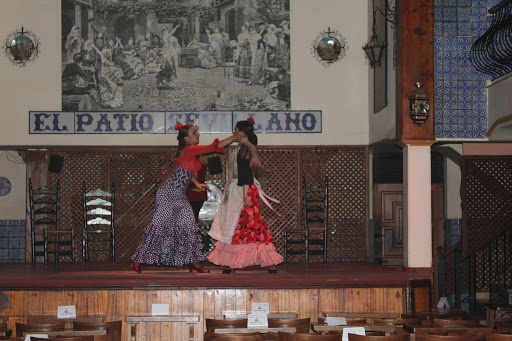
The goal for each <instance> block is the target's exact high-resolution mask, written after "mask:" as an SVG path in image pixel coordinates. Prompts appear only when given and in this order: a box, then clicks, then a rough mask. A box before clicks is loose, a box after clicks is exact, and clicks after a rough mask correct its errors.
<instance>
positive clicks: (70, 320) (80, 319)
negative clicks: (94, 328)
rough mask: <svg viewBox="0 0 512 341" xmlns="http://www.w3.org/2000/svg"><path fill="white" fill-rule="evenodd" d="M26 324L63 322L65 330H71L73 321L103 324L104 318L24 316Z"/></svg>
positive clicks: (100, 316) (88, 316) (87, 316)
mask: <svg viewBox="0 0 512 341" xmlns="http://www.w3.org/2000/svg"><path fill="white" fill-rule="evenodd" d="M26 318H27V323H35V324H38V323H39V324H40V323H56V322H65V325H66V329H73V321H77V322H103V321H104V320H105V316H103V315H85V316H77V317H76V318H64V319H60V318H57V316H55V315H31V316H26Z"/></svg>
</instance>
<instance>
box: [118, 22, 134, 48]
mask: <svg viewBox="0 0 512 341" xmlns="http://www.w3.org/2000/svg"><path fill="white" fill-rule="evenodd" d="M114 34H115V36H116V37H119V38H121V43H122V44H126V43H127V42H128V38H129V37H132V38H133V39H134V41H135V22H134V21H133V19H128V18H126V17H119V18H117V19H116V20H115V22H114Z"/></svg>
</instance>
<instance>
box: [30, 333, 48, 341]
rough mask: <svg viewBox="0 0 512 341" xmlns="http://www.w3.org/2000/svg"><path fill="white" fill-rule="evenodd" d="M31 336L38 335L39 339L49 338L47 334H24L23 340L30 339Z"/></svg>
mask: <svg viewBox="0 0 512 341" xmlns="http://www.w3.org/2000/svg"><path fill="white" fill-rule="evenodd" d="M31 337H38V338H40V339H49V337H48V334H27V335H26V336H25V341H30V338H31Z"/></svg>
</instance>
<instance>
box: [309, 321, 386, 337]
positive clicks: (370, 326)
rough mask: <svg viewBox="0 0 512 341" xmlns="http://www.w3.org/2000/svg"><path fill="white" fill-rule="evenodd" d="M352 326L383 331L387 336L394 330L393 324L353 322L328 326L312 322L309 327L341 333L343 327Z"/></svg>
mask: <svg viewBox="0 0 512 341" xmlns="http://www.w3.org/2000/svg"><path fill="white" fill-rule="evenodd" d="M354 327H363V328H364V330H365V331H367V332H383V333H385V334H386V336H389V335H391V334H393V333H394V332H395V330H396V327H395V326H394V325H389V324H373V323H366V324H364V323H354V324H350V323H349V324H347V325H344V326H329V325H327V324H323V323H317V322H313V323H312V324H311V328H312V329H313V331H315V332H322V333H326V332H341V333H343V329H344V328H354Z"/></svg>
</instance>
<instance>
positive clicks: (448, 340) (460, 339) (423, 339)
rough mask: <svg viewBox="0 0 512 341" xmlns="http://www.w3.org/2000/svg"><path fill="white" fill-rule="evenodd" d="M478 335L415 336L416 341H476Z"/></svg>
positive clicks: (478, 337)
mask: <svg viewBox="0 0 512 341" xmlns="http://www.w3.org/2000/svg"><path fill="white" fill-rule="evenodd" d="M478 340H480V336H479V335H478V334H461V335H434V334H416V341H478Z"/></svg>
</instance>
